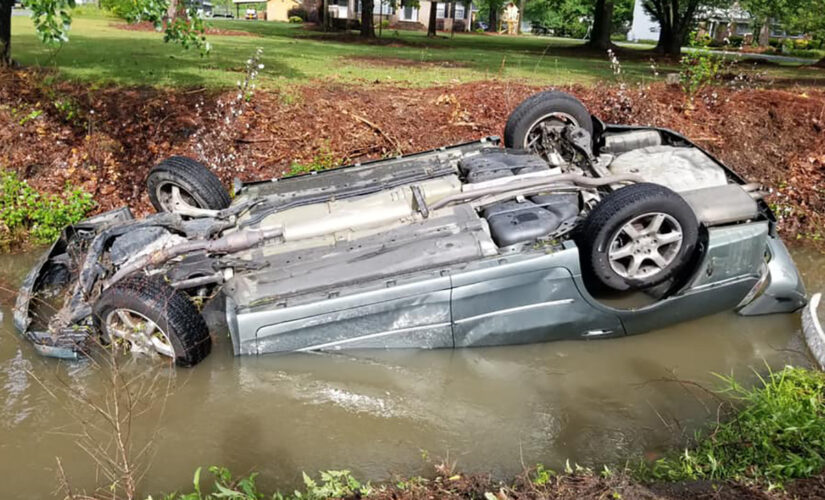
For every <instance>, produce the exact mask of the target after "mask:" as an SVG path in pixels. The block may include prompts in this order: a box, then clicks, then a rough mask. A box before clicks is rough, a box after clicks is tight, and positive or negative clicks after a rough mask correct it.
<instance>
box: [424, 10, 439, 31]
mask: <svg viewBox="0 0 825 500" xmlns="http://www.w3.org/2000/svg"><path fill="white" fill-rule="evenodd" d="M437 11H438V2H430V20H429V22H428V24H427V36H435V25H436V23H437V22H438V19H437V18H436V17H435V16H436V12H437Z"/></svg>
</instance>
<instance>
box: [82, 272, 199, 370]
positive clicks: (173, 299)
mask: <svg viewBox="0 0 825 500" xmlns="http://www.w3.org/2000/svg"><path fill="white" fill-rule="evenodd" d="M94 316H95V320H96V321H97V324H98V327H99V328H100V331H101V333H102V335H103V338H104V340H105V341H106V342H109V343H113V344H118V345H122V346H123V347H125V348H126V349H128V350H130V351H131V352H134V353H140V354H146V355H149V356H153V357H166V358H171V359H174V360H175V362H176V363H177V364H178V365H180V366H194V365H196V364H198V363H199V362H200V361H202V360H203V359H204V358H206V356H207V355H209V352H210V351H211V349H212V339H211V337H210V336H209V330H208V328H207V327H206V322H204V320H203V317H201V315H200V313H199V312H198V310H197V308H195V306H194V305H193V304H192V302H191V301H190V300H189V297H187V295H186V294H184V293H183V292H181V291H178V290H175V289H174V288H172V287H171V286H170V285H169V284H167V283H165V282H164V281H162V280H160V279H157V278H153V277H148V276H143V275H137V276H131V277H127V278H124V279H123V280H122V281H120V282H118V283H116V284H115V285H114V286H112V287H111V288H108V289H106V290H104V291H103V293H102V294H101V295H100V298H99V299H98V301H97V302H96V303H95V306H94Z"/></svg>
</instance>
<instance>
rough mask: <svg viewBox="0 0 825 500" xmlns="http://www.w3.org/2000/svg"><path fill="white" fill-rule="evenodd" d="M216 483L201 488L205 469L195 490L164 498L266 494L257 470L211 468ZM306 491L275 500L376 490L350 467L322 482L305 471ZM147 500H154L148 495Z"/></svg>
mask: <svg viewBox="0 0 825 500" xmlns="http://www.w3.org/2000/svg"><path fill="white" fill-rule="evenodd" d="M209 472H210V473H211V474H212V475H213V476H214V478H215V482H214V483H213V485H212V491H210V492H204V491H203V490H201V486H200V482H201V481H200V479H201V477H200V476H201V468H200V467H199V468H198V469H197V470H196V471H195V477H194V480H193V486H194V491H192V492H190V493H172V494H170V495H167V496H165V497H164V499H165V500H217V499H224V498H227V499H232V500H260V499H262V498H264V494H263V493H261V492H260V491H258V487H257V485H256V484H255V478H256V477H257V474H256V473H253V474H250V475H248V476H245V477H240V478H233V477H232V473H231V472H230V471H229V469H226V468H225V467H216V466H212V467H209ZM304 488H305V489H304V490H303V491H299V490H296V491H294V492H293V493H292V494H283V493H278V492H276V493H274V494H273V495H272V496H271V498H272V499H273V500H326V499H327V498H350V497H354V498H361V497H364V496H368V495H369V494H370V493H371V492H372V486H370V484H369V483H366V484H361V483H360V482H359V481H358V480H357V479H355V478H354V477H353V476H352V474H351V473H350V471H348V470H331V471H326V472H321V480H320V482H318V481H315V480H314V479H312V478H311V477H309V476H308V475H307V474H306V473H304ZM147 500H152V497H148V498H147Z"/></svg>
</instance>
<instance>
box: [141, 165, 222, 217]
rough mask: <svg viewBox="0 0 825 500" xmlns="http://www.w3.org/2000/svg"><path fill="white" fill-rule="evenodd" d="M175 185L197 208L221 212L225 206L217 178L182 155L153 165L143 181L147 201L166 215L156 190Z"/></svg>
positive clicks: (166, 208)
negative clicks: (147, 193) (147, 195)
mask: <svg viewBox="0 0 825 500" xmlns="http://www.w3.org/2000/svg"><path fill="white" fill-rule="evenodd" d="M170 185H175V186H178V187H179V188H181V189H182V190H184V191H185V192H186V193H188V195H189V197H190V198H191V203H192V204H193V205H195V206H197V207H198V208H205V209H210V210H222V209H224V208H226V207H228V206H229V204H230V203H231V201H232V200H231V199H230V198H229V193H228V192H227V191H226V189H225V188H224V187H223V184H221V181H220V179H218V177H217V176H216V175H215V174H213V173H212V172H211V171H210V170H209V169H208V168H206V167H205V166H204V165H203V164H201V163H200V162H197V161H195V160H193V159H192V158H187V157H185V156H172V157H169V158H167V159H165V160H163V161H162V162H160V163H159V164H157V165H156V166H155V167H154V168H153V169H152V170H151V171H150V172H149V177H148V178H147V179H146V187H147V189H148V190H149V200H150V201H151V202H152V206H154V207H155V210H157V211H158V212H170V211H172V210H171V209H169V207H165V206H164V204H163V202H162V200H161V195H160V189H162V188H165V187H166V186H170Z"/></svg>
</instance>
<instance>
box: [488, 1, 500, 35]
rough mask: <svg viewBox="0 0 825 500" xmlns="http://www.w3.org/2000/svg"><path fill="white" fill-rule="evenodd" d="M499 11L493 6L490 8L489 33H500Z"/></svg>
mask: <svg viewBox="0 0 825 500" xmlns="http://www.w3.org/2000/svg"><path fill="white" fill-rule="evenodd" d="M497 14H498V9H494V8H493V6H492V5H491V6H490V19H489V21H490V26H488V27H487V31H493V32H495V31H498V15H497Z"/></svg>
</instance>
